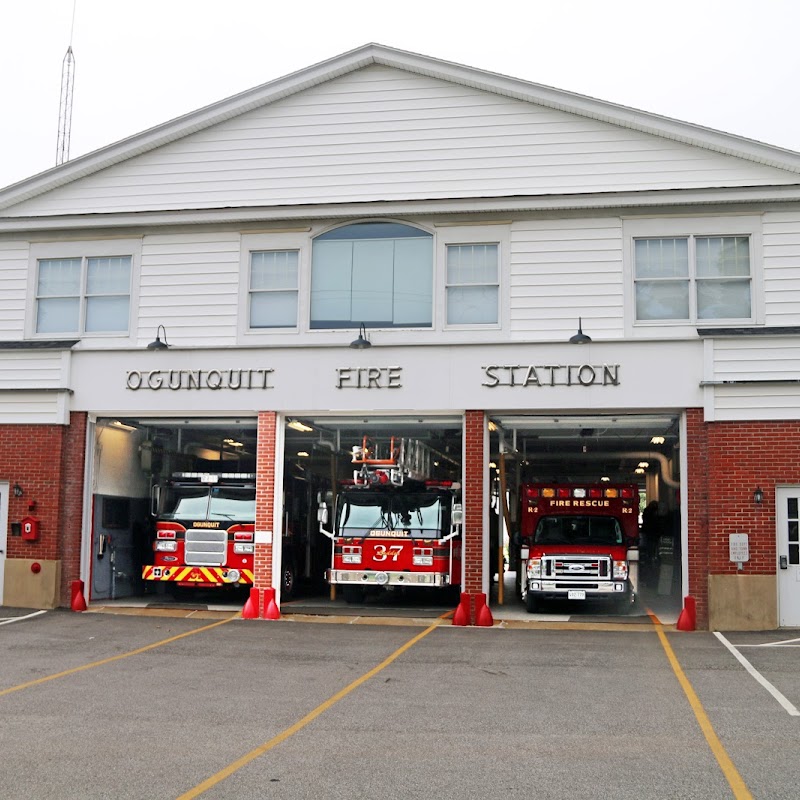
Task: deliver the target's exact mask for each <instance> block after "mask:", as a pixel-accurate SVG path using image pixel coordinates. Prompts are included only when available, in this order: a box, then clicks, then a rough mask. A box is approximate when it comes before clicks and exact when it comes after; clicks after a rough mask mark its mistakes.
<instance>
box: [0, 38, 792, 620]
mask: <svg viewBox="0 0 800 800" xmlns="http://www.w3.org/2000/svg"><path fill="white" fill-rule="evenodd" d="M0 281H1V282H2V292H0V603H2V604H5V605H7V606H22V607H34V608H35V607H40V608H48V607H55V606H67V607H69V605H70V600H71V587H72V586H73V584H74V582H76V581H82V582H83V585H84V586H85V593H86V599H87V601H88V602H89V603H90V604H91V603H94V602H100V601H104V600H109V599H118V598H124V597H126V596H136V595H142V594H146V593H147V592H148V591H150V590H152V589H153V587H152V586H148V585H144V582H143V580H142V567H143V564H146V563H147V558H148V556H147V554H146V552H145V551H146V549H147V547H148V546H149V545H148V544H147V543H146V541H145V538H146V536H145V533H146V530H147V528H148V525H149V522H148V517H149V513H150V510H151V501H152V491H153V486H154V485H155V484H156V483H157V482H158V480H160V479H161V478H163V477H164V476H167V475H171V474H174V473H176V472H181V471H183V472H190V473H191V472H192V471H202V470H208V469H209V468H210V467H209V465H213V464H214V463H216V464H217V467H218V468H219V471H221V472H229V473H235V474H245V473H247V474H253V475H254V476H255V482H256V519H255V537H254V547H253V554H252V555H253V563H252V573H253V576H254V578H253V580H254V584H255V586H256V587H260V588H265V589H266V588H270V587H271V588H273V589H275V591H276V595H275V596H276V600H277V602H278V604H279V605H280V604H282V603H286V602H288V598H289V597H290V596H298V595H299V594H302V592H303V591H318V592H320V593H321V595H322V596H324V595H325V592H326V590H327V587H319V586H317V585H316V584H318V583H319V580H320V578H321V577H322V576H323V574H324V571H325V568H326V566H328V565H329V561H330V542H329V541H328V540H325V542H323V543H322V544H321V543H320V541H319V536H318V535H317V534H318V533H319V521H318V515H317V509H318V504H319V498H320V497H324V496H325V495H326V493H330V492H332V491H335V486H336V484H337V482H338V481H340V480H341V479H343V478H346V477H347V475H348V463H349V457H350V453H351V452H352V449H353V447H355V446H359V445H361V444H362V442H363V441H365V440H366V439H367V438H368V439H370V440H375V441H381V440H382V439H386V438H388V437H394V436H397V437H404V438H407V439H408V440H413V441H420V442H424V443H425V445H426V447H427V448H428V452H429V453H431V454H432V455H433V460H432V461H431V465H430V469H431V471H432V473H435V474H432V476H431V477H433V478H441V479H454V480H457V481H459V482H460V484H461V486H462V492H463V495H462V498H461V499H462V502H463V512H464V521H463V567H462V570H461V571H462V574H461V575H460V576H458V578H459V580H458V583H460V586H461V590H462V591H463V592H464V593H467V594H469V595H470V596H478V595H480V594H485V595H486V596H487V597H488V598H489V604H490V606H492V607H494V608H496V607H497V606H498V605H499V603H500V602H501V599H500V598H499V597H498V596H497V593H496V592H495V590H493V583H494V580H495V575H496V574H498V575H499V574H500V573H501V572H502V571H503V568H502V566H500V563H501V562H500V561H499V560H498V557H497V549H498V534H497V533H496V531H497V529H498V526H499V529H500V530H501V531H504V533H503V536H500V538H499V542H500V545H499V546H500V549H502V542H503V541H504V537H505V538H508V537H513V531H514V525H515V515H514V504H515V502H516V492H517V487H518V486H519V485H520V484H521V483H522V482H525V481H547V480H554V481H556V480H557V481H561V482H577V481H584V482H597V483H599V482H602V481H610V482H634V483H636V484H637V485H638V486H639V488H640V491H641V495H642V498H643V502H642V507H643V508H644V505H645V503H646V504H647V505H648V506H649V505H651V504H654V505H652V509H653V510H654V512H657V515H656V516H657V522H658V536H657V538H655V539H652V538H651V539H650V541H649V542H648V541H647V536H648V533H647V532H646V533H645V537H646V538H645V542H646V543H647V544H648V545H649V547H650V550H651V552H650V555H651V556H652V558H653V562H652V564H653V565H655V566H654V569H656V570H657V574H654V575H652V576H651V584H650V587H651V590H652V591H653V592H654V593H659V592H662V591H663V592H664V593H666V594H669V595H670V596H671V597H673V598H675V599H676V600H677V602H678V604H679V605H680V603H682V602H683V599H684V598H685V597H691V598H693V601H694V603H695V604H696V609H697V625H698V627H702V628H713V629H728V630H735V629H739V630H743V629H770V628H777V627H786V626H788V627H792V626H793V627H797V626H800V538H799V536H800V532H799V526H800V511H799V508H800V153H795V152H790V151H786V150H783V149H780V148H777V147H772V146H769V145H767V144H762V143H760V142H754V141H750V140H747V139H743V138H740V137H737V136H735V135H731V134H728V133H723V132H719V131H714V130H709V129H707V128H702V127H698V126H695V125H691V124H688V123H685V122H679V121H676V120H672V119H668V118H665V117H660V116H657V115H654V114H649V113H644V112H641V111H637V110H633V109H630V108H625V107H621V106H617V105H614V104H612V103H608V102H603V101H600V100H596V99H591V98H587V97H583V96H579V95H575V94H571V93H569V92H566V91H561V90H558V89H553V88H550V87H547V86H541V85H537V84H533V83H529V82H526V81H522V80H518V79H515V78H511V77H506V76H503V75H497V74H493V73H487V72H484V71H481V70H479V69H475V68H472V67H468V66H462V65H457V64H452V63H449V62H444V61H440V60H437V59H435V58H430V57H427V56H421V55H417V54H412V53H407V52H403V51H399V50H395V49H392V48H388V47H384V46H380V45H374V44H370V45H366V46H364V47H361V48H359V49H357V50H353V51H351V52H348V53H345V54H343V55H341V56H338V57H336V58H333V59H331V60H329V61H326V62H323V63H320V64H316V65H313V66H310V67H308V68H306V69H303V70H301V71H299V72H296V73H293V74H291V75H288V76H286V77H284V78H281V79H278V80H275V81H272V82H270V83H266V84H264V85H262V86H258V87H256V88H254V89H250V90H248V91H244V92H242V93H241V94H238V95H235V96H234V97H231V98H229V99H226V100H222V101H220V102H218V103H216V104H214V105H211V106H208V107H206V108H202V109H200V110H198V111H195V112H193V113H191V114H188V115H186V116H183V117H179V118H177V119H174V120H171V121H169V122H165V123H164V124H163V125H160V126H158V127H155V128H152V129H150V130H146V131H144V132H142V133H140V134H137V135H136V136H133V137H131V138H129V139H126V140H124V141H122V142H118V143H116V144H112V145H109V146H108V147H105V148H103V149H101V150H98V151H96V152H93V153H90V154H88V155H85V156H81V157H79V158H75V159H74V160H72V161H69V162H67V163H65V164H63V165H61V166H59V167H56V168H54V169H51V170H48V171H47V172H44V173H42V174H39V175H35V176H33V177H31V178H29V179H27V180H24V181H22V182H20V183H17V184H14V185H12V186H9V187H7V188H5V189H4V190H2V191H0ZM499 500H502V501H503V502H499ZM506 506H508V509H507V511H508V513H507V514H506V515H505V517H504V514H503V513H502V510H503V508H504V507H506ZM644 519H646V517H645V518H644ZM643 525H644V520H643ZM325 548H327V549H325ZM666 567H669V569H668V570H667V569H665V568H666ZM665 576H666V577H665ZM665 581H666V583H667V586H666V588H664V586H663V585H662V584H663V583H664V582H665ZM501 583H502V582H501ZM304 587H305V588H304ZM309 587H311V588H309ZM157 588H159V587H157ZM163 588H164V587H163V586H162V587H160V589H163ZM502 602H503V603H505V604H509V603H513V602H518V598H515V597H508V596H506V597H505V598H504V599H502ZM473 621H474V620H473Z"/></svg>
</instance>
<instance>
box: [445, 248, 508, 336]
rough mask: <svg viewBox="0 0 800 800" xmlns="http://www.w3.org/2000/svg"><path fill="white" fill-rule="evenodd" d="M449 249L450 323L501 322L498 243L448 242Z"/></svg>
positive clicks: (447, 267) (446, 285) (486, 323)
mask: <svg viewBox="0 0 800 800" xmlns="http://www.w3.org/2000/svg"><path fill="white" fill-rule="evenodd" d="M446 252H447V266H446V275H445V292H446V295H447V303H446V305H447V324H448V325H490V324H491V325H494V324H497V321H498V314H499V305H498V303H499V296H500V283H499V281H500V268H499V260H498V255H499V247H498V245H497V244H448V245H447V246H446Z"/></svg>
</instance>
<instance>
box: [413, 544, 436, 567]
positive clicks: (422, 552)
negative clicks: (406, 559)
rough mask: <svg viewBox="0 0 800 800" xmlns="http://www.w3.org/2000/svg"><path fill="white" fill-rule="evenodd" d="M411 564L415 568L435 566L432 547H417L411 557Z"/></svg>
mask: <svg viewBox="0 0 800 800" xmlns="http://www.w3.org/2000/svg"><path fill="white" fill-rule="evenodd" d="M411 563H412V564H413V565H414V566H415V567H432V566H433V548H432V547H415V548H414V550H413V553H412V555H411Z"/></svg>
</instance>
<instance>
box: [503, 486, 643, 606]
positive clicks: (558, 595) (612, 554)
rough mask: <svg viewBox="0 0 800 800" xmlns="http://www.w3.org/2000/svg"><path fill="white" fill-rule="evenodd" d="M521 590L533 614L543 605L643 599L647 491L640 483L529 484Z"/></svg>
mask: <svg viewBox="0 0 800 800" xmlns="http://www.w3.org/2000/svg"><path fill="white" fill-rule="evenodd" d="M519 502H520V508H519V517H518V520H519V522H518V524H519V536H518V540H517V545H518V548H519V553H518V556H519V559H518V560H519V571H518V575H519V581H518V582H519V589H520V593H521V596H522V600H523V602H524V603H525V607H526V608H527V610H528V612H530V613H533V612H534V611H536V610H537V609H538V608H539V606H540V603H541V601H542V600H548V599H550V600H580V601H586V600H591V599H608V600H613V601H615V602H616V604H617V606H618V607H619V609H620V610H625V609H627V608H629V607H630V606H631V604H632V603H634V602H635V600H636V592H637V581H638V561H639V551H638V540H639V489H638V487H637V486H636V485H635V484H611V483H600V484H572V483H569V484H566V483H560V484H559V483H523V484H522V485H521V486H520V488H519Z"/></svg>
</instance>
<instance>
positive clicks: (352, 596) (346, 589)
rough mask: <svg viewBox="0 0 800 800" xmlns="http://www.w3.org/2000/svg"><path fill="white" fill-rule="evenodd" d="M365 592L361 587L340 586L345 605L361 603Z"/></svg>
mask: <svg viewBox="0 0 800 800" xmlns="http://www.w3.org/2000/svg"><path fill="white" fill-rule="evenodd" d="M365 595H366V592H365V591H364V589H363V588H362V587H361V586H347V585H345V586H342V597H344V601H345V603H363V602H364V596H365Z"/></svg>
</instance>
